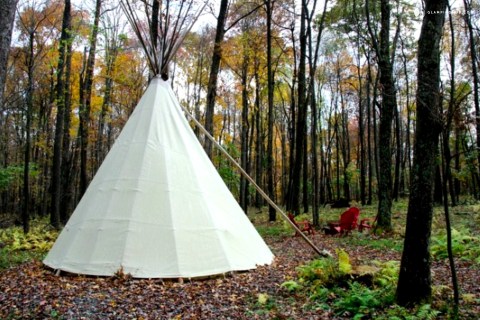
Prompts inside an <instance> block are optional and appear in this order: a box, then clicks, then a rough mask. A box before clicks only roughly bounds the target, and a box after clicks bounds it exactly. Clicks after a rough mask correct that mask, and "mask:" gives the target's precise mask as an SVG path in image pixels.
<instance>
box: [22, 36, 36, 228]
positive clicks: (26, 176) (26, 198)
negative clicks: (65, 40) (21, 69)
mask: <svg viewBox="0 0 480 320" xmlns="http://www.w3.org/2000/svg"><path fill="white" fill-rule="evenodd" d="M34 45H35V30H32V31H31V32H30V34H29V46H28V51H29V52H28V55H27V58H26V59H27V70H28V71H27V75H28V83H27V92H26V125H25V133H26V134H25V149H24V164H23V195H22V225H23V232H24V233H25V234H27V233H28V232H29V231H30V212H29V211H30V206H29V203H30V152H31V150H30V149H31V134H30V131H31V127H32V112H33V91H34V89H33V77H34V63H35V62H34V61H35V57H34Z"/></svg>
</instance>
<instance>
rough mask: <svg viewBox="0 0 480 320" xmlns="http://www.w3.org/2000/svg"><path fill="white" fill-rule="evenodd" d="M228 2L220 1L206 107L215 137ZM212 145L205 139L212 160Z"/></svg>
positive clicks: (226, 0) (209, 130)
mask: <svg viewBox="0 0 480 320" xmlns="http://www.w3.org/2000/svg"><path fill="white" fill-rule="evenodd" d="M227 13H228V0H221V1H220V9H219V12H218V17H217V32H216V35H215V44H214V47H213V56H212V64H211V65H210V77H209V79H208V86H207V103H206V107H205V129H207V131H208V132H209V133H210V134H212V135H213V115H214V114H215V98H216V97H217V79H218V73H219V71H220V61H221V60H222V43H223V38H224V37H225V24H226V21H227ZM212 147H213V146H212V143H211V142H210V141H209V140H208V139H205V152H206V153H207V154H208V156H209V157H210V158H212V155H213V153H212V152H213V150H212Z"/></svg>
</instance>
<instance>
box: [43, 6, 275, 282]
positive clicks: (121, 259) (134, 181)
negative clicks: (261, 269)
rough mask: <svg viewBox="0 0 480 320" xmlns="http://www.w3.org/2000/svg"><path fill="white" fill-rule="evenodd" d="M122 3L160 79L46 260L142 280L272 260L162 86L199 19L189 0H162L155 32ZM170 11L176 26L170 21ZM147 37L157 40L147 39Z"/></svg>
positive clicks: (65, 267)
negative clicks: (190, 13) (191, 11)
mask: <svg viewBox="0 0 480 320" xmlns="http://www.w3.org/2000/svg"><path fill="white" fill-rule="evenodd" d="M121 3H122V5H123V7H124V9H125V13H126V14H127V17H128V19H129V21H130V22H131V23H132V27H133V28H134V31H135V32H136V33H137V36H139V39H140V40H142V44H145V46H149V47H148V48H145V49H146V50H145V53H146V56H147V59H148V62H149V65H150V66H151V71H152V72H153V73H155V74H161V75H162V77H160V76H156V77H154V78H153V79H152V80H151V82H150V84H149V86H148V88H147V90H146V92H145V93H144V95H143V97H142V98H141V100H140V102H139V103H138V105H137V107H136V108H135V110H134V112H133V113H132V115H131V116H130V118H129V120H128V121H127V123H126V125H125V127H124V128H123V130H122V132H121V133H120V136H119V137H118V138H117V140H116V141H115V144H114V145H113V147H112V149H111V150H110V152H109V153H108V155H107V157H106V158H105V160H104V162H103V163H102V165H101V167H100V168H99V169H98V171H97V174H96V175H95V177H94V178H93V180H92V182H91V183H90V185H89V187H88V189H87V191H86V192H85V194H84V196H83V197H82V199H81V201H80V203H79V204H78V206H77V208H76V209H75V211H74V212H73V214H72V216H71V218H70V220H69V221H68V223H67V224H66V226H65V228H64V229H63V230H62V232H61V233H60V235H59V237H58V239H57V241H56V242H55V244H54V246H53V247H52V249H51V250H50V252H49V253H48V255H47V256H46V258H45V259H44V263H45V264H46V265H47V266H50V267H52V268H54V269H58V270H64V271H68V272H72V273H80V274H88V275H103V276H111V275H114V274H115V273H116V272H119V271H121V272H124V273H128V274H131V275H132V276H133V277H138V278H177V277H202V276H208V275H214V274H219V273H225V272H229V271H235V270H248V269H253V268H255V267H256V266H257V265H263V264H269V263H271V262H272V260H273V254H272V253H271V251H270V249H269V248H268V247H267V245H266V244H265V242H264V241H263V239H262V238H261V237H260V236H259V234H258V233H257V231H256V230H255V228H254V227H253V225H252V224H251V223H250V221H249V220H248V218H247V216H246V215H245V213H244V212H243V211H242V209H241V208H240V206H239V205H238V203H237V202H236V200H235V199H234V197H233V196H232V194H231V193H230V191H229V190H228V188H227V187H226V185H225V183H224V182H223V181H222V179H221V177H220V176H219V174H218V173H217V171H216V169H215V167H214V166H213V164H212V163H211V162H210V159H209V158H208V156H207V155H206V153H205V152H204V150H203V148H202V146H201V145H200V143H199V142H198V140H197V138H196V136H195V134H194V133H193V131H192V129H191V128H190V125H189V123H188V122H187V120H186V118H185V115H184V114H183V112H182V111H181V107H180V105H179V103H178V101H177V99H176V97H175V95H174V93H173V91H172V89H171V87H170V84H169V82H167V81H165V80H163V79H165V78H168V71H167V68H166V66H167V65H168V61H169V60H170V59H171V58H172V56H173V54H174V53H175V51H176V49H178V47H179V44H180V42H181V41H182V39H183V37H184V36H185V34H186V32H188V31H189V28H190V27H191V24H193V22H194V21H195V20H196V18H198V13H195V15H193V18H190V19H189V18H188V17H186V16H183V14H184V13H185V12H187V10H186V9H185V8H192V7H193V6H194V5H195V0H185V1H182V2H180V3H178V2H172V5H171V7H166V6H168V5H169V4H170V1H169V0H166V2H162V7H161V9H162V10H164V11H166V12H169V13H170V14H169V15H162V14H158V16H159V17H161V18H165V19H167V20H165V21H163V22H162V23H159V30H158V31H159V32H157V33H154V32H149V31H145V29H144V28H142V27H140V26H139V24H138V23H137V22H136V21H137V19H138V12H139V11H138V8H136V7H132V6H131V4H130V3H129V2H128V1H126V0H122V1H121ZM145 4H146V2H145ZM187 4H188V5H187ZM204 6H205V5H203V7H204ZM203 7H202V8H203ZM174 9H178V12H179V15H178V16H177V21H178V22H179V23H176V22H174V21H173V20H172V17H174V15H173V14H172V12H173V10H174ZM147 11H148V10H145V12H147ZM200 11H201V9H200V10H199V11H198V12H200ZM195 17H196V18H195ZM184 23H187V27H185V28H184ZM169 27H171V28H169ZM142 32H144V33H143V34H142ZM152 34H158V35H159V37H162V39H161V40H162V41H150V42H148V43H147V41H145V39H146V38H148V36H149V35H152ZM153 43H157V46H154V45H153Z"/></svg>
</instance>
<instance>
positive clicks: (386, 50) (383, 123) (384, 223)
mask: <svg viewBox="0 0 480 320" xmlns="http://www.w3.org/2000/svg"><path fill="white" fill-rule="evenodd" d="M368 3H369V1H367V2H366V13H367V22H368V29H369V32H370V36H371V38H372V41H373V46H374V49H375V51H376V53H377V57H378V67H379V72H380V85H381V94H382V105H381V109H380V128H379V145H378V147H379V148H378V153H379V160H380V163H379V165H380V168H379V170H380V172H379V173H380V174H379V176H378V214H377V218H378V220H377V228H379V229H380V231H387V232H390V231H391V230H392V221H391V215H392V212H391V210H392V173H391V170H392V156H391V140H392V137H391V136H392V120H393V114H394V110H395V109H396V108H397V102H396V93H395V83H394V80H393V65H392V61H391V56H390V4H389V1H388V0H381V2H380V8H381V10H380V11H381V19H380V24H381V29H380V43H377V39H376V35H375V34H374V32H373V31H372V29H371V26H370V16H369V14H370V13H369V9H368Z"/></svg>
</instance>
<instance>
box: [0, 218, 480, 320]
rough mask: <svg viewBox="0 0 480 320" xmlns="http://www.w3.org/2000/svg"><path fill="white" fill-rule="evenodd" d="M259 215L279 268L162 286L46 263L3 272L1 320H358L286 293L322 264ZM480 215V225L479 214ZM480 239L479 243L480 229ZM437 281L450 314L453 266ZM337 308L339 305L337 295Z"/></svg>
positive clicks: (473, 276)
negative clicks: (289, 284)
mask: <svg viewBox="0 0 480 320" xmlns="http://www.w3.org/2000/svg"><path fill="white" fill-rule="evenodd" d="M460 211H461V210H460ZM460 211H459V212H460ZM338 212H340V211H338ZM338 212H337V211H335V212H334V214H335V215H336V214H337V213H338ZM253 215H254V216H253V220H254V223H255V225H256V226H257V228H258V229H259V232H260V233H261V234H262V236H263V237H264V239H265V241H266V242H267V244H268V245H269V246H270V248H271V249H272V251H273V253H274V254H275V260H274V263H273V264H272V265H269V266H262V267H259V268H257V269H256V270H252V271H249V272H240V273H232V274H228V275H224V276H218V277H214V278H211V279H205V280H186V279H185V280H183V281H162V280H159V279H150V280H148V279H132V278H130V277H129V276H128V275H123V274H119V275H117V276H114V277H109V278H106V277H85V276H77V275H67V274H63V273H62V274H61V275H60V276H57V275H55V274H54V272H53V271H52V270H51V269H49V268H46V267H44V266H43V265H42V263H41V262H40V261H39V260H38V259H33V260H30V261H27V262H24V263H21V264H19V265H16V266H11V267H9V268H7V269H5V270H0V319H350V318H352V317H353V316H354V314H352V313H351V312H347V311H341V312H339V311H338V309H335V308H334V307H333V306H329V305H328V304H327V305H325V304H319V303H315V301H314V300H312V299H311V296H310V294H309V293H307V292H303V291H294V292H292V291H289V290H287V289H286V288H285V287H284V286H282V283H284V282H286V281H289V280H295V279H297V277H298V275H297V272H298V266H300V265H303V264H306V263H308V262H309V261H311V260H314V259H316V258H318V257H316V255H315V253H314V252H313V251H312V250H311V248H310V247H308V246H307V245H306V244H305V243H304V241H303V240H302V239H301V238H300V237H295V236H293V233H292V231H290V230H287V229H286V227H285V225H284V223H282V222H277V223H274V224H269V223H268V222H266V221H265V218H264V216H263V215H261V214H257V215H255V213H253ZM459 215H460V214H459ZM476 215H477V218H478V213H477V214H476ZM470 220H471V219H470ZM475 232H476V236H478V233H477V232H478V229H476V230H475ZM311 239H312V241H313V242H314V243H315V244H316V245H317V246H318V247H319V248H320V249H326V250H329V251H330V252H332V253H335V252H336V250H337V249H339V248H342V249H343V250H345V252H347V253H348V255H349V258H350V263H351V264H352V265H362V264H364V263H366V262H369V261H373V260H377V261H392V260H395V261H399V260H400V256H401V243H402V239H401V236H395V237H391V238H378V237H374V236H371V235H366V234H358V233H356V234H352V235H350V236H348V237H336V236H326V235H324V234H322V233H320V232H318V233H316V234H315V235H313V236H312V237H311ZM461 258H462V257H459V258H458V259H457V261H456V264H457V273H458V281H459V286H460V292H461V300H460V319H478V315H479V314H480V284H479V282H478V281H479V280H480V265H479V264H478V263H475V262H473V261H471V259H467V260H464V259H461ZM477 258H478V257H477ZM432 280H433V288H434V290H433V292H434V299H433V302H432V308H436V309H439V310H442V308H443V309H445V306H451V304H452V298H451V295H452V293H451V277H450V269H449V265H448V260H447V259H434V262H433V265H432ZM331 295H332V294H331ZM330 301H335V296H332V297H331V299H330ZM442 306H443V307H442ZM389 308H390V309H391V308H392V307H389ZM387 309H388V308H387ZM387 314H388V310H385V309H383V310H380V309H379V310H377V311H376V310H373V311H372V310H371V311H369V313H368V314H366V315H365V316H363V318H362V319H377V318H382V317H383V319H387V318H389V317H388V316H387ZM412 314H413V313H412ZM359 318H360V317H359ZM425 318H428V317H427V316H425ZM435 318H436V319H447V318H448V315H446V314H445V311H444V312H441V313H438V314H436V316H435ZM397 319H422V316H421V315H419V314H418V313H417V317H414V316H412V317H411V318H408V316H404V317H398V318H397Z"/></svg>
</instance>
